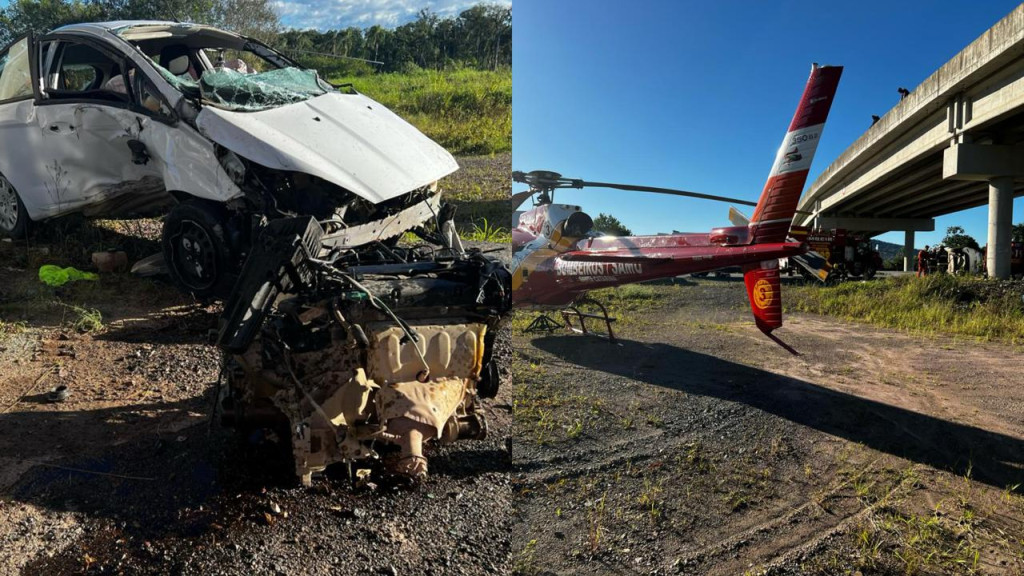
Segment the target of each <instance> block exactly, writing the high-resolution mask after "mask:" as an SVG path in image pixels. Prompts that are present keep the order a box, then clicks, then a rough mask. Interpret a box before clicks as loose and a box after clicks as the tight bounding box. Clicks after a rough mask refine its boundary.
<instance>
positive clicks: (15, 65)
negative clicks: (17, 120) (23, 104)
mask: <svg viewBox="0 0 1024 576" xmlns="http://www.w3.org/2000/svg"><path fill="white" fill-rule="evenodd" d="M31 95H32V74H31V71H30V69H29V64H28V38H23V39H22V40H20V41H19V42H17V43H15V44H14V45H13V46H11V49H10V51H9V52H8V53H6V54H4V55H3V56H0V101H3V100H14V99H15V98H26V97H29V96H31Z"/></svg>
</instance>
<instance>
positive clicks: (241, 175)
mask: <svg viewBox="0 0 1024 576" xmlns="http://www.w3.org/2000/svg"><path fill="white" fill-rule="evenodd" d="M220 165H221V168H224V172H226V173H227V175H228V177H229V178H231V181H232V182H234V183H235V184H237V185H238V186H241V185H242V184H244V183H245V162H243V161H242V159H241V158H239V157H238V155H237V154H235V153H234V152H231V151H230V150H226V151H225V152H224V154H221V156H220Z"/></svg>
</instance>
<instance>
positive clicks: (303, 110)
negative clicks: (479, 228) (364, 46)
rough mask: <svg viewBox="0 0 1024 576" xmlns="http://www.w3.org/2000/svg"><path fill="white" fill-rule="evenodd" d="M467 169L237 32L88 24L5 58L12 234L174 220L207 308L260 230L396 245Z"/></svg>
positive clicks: (4, 199) (181, 256) (1, 57)
mask: <svg viewBox="0 0 1024 576" xmlns="http://www.w3.org/2000/svg"><path fill="white" fill-rule="evenodd" d="M457 169H458V165H457V164H456V162H455V160H454V158H452V156H451V155H450V154H449V153H448V152H447V151H446V150H444V149H443V148H441V147H440V146H438V145H437V144H436V143H434V142H433V141H431V140H430V139H429V138H427V137H426V136H424V135H423V134H422V133H420V132H419V131H418V130H416V128H414V127H413V126H411V125H410V124H408V123H407V122H405V121H404V120H402V119H401V118H399V117H398V116H397V115H395V114H394V113H392V112H391V111H389V110H388V109H387V108H385V107H384V106H382V105H380V104H378V103H377V102H375V101H373V100H371V99H370V98H367V97H366V96H363V95H361V94H358V93H356V92H355V91H353V90H351V89H348V88H347V87H334V86H332V85H330V84H328V83H327V82H325V81H324V80H323V79H321V78H319V77H318V75H317V73H316V72H315V71H313V70H307V69H303V68H301V67H300V66H299V65H298V64H296V63H295V62H293V61H291V60H290V59H288V58H287V57H285V56H284V55H282V54H280V53H278V52H275V51H274V50H272V49H270V48H268V47H267V46H265V45H263V44H261V43H259V42H257V41H254V40H251V39H247V38H243V37H241V36H238V35H236V34H232V33H230V32H225V31H222V30H217V29H214V28H210V27H206V26H198V25H191V24H178V23H167V22H113V23H97V24H76V25H71V26H66V27H63V28H60V29H57V30H55V31H53V32H52V33H50V34H48V35H46V36H42V37H39V38H34V37H31V36H29V37H24V38H21V39H19V40H17V41H15V42H14V43H12V44H11V45H10V46H8V47H7V48H6V49H5V50H4V51H3V52H2V54H0V232H5V233H7V234H8V235H12V236H23V235H24V234H25V233H26V231H27V229H28V226H29V225H30V223H31V222H32V221H39V220H45V219H47V218H52V217H55V216H60V215H63V214H68V213H72V212H83V213H85V214H87V215H102V216H105V217H112V216H122V215H147V214H149V215H159V214H164V213H167V210H168V209H170V213H169V214H167V217H166V219H165V225H164V232H163V249H164V256H165V260H166V262H167V265H168V267H169V272H170V274H171V276H172V277H173V278H174V280H175V281H176V282H177V283H178V284H179V285H180V286H181V287H182V288H183V289H185V290H187V291H189V292H192V293H194V294H196V295H197V296H211V295H224V294H226V293H227V292H228V291H229V289H230V287H231V286H232V285H233V283H234V280H235V277H234V276H235V273H236V272H237V270H238V267H239V266H240V264H241V262H242V261H244V259H245V256H246V254H247V252H248V247H249V245H250V244H251V242H252V239H253V235H252V230H253V229H254V223H253V221H254V219H260V218H267V219H273V218H278V217H286V216H296V215H310V216H313V217H314V218H316V219H317V220H319V221H321V222H324V226H325V227H326V228H327V237H326V238H325V242H327V243H329V244H332V245H338V246H359V245H364V244H367V243H372V242H375V241H385V240H388V239H391V238H394V237H396V236H399V235H401V234H402V233H403V232H404V231H405V230H407V229H409V228H410V227H412V226H415V225H418V224H419V223H421V222H424V221H426V220H427V219H428V218H431V217H432V215H433V214H435V213H436V212H437V209H438V199H437V195H436V194H434V191H435V186H436V182H437V180H439V179H440V178H442V177H443V176H446V175H448V174H450V173H451V172H453V171H455V170H457Z"/></svg>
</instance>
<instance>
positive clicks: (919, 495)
mask: <svg viewBox="0 0 1024 576" xmlns="http://www.w3.org/2000/svg"><path fill="white" fill-rule="evenodd" d="M631 300H635V301H637V302H639V303H640V305H639V306H636V307H637V308H638V311H637V312H631V313H628V314H626V315H625V320H628V322H625V323H623V325H621V326H620V327H619V331H620V336H621V337H622V341H621V343H620V345H618V346H615V345H612V344H609V343H607V342H604V341H598V340H596V339H587V338H582V337H579V336H566V335H562V334H556V335H550V336H533V337H531V336H526V335H523V336H520V337H519V339H518V340H517V349H518V350H519V351H520V354H521V356H522V359H521V362H520V367H519V370H518V372H517V377H518V381H517V397H516V398H517V401H516V402H517V403H516V412H515V413H516V425H517V428H516V432H515V438H516V444H515V453H514V462H515V466H516V470H517V472H518V474H517V476H516V497H517V498H516V504H517V518H516V526H517V527H521V529H517V530H516V532H514V538H513V552H514V554H515V569H516V571H517V572H519V573H521V574H625V573H641V574H675V573H680V574H744V573H750V574H761V573H772V574H780V573H784V574H852V573H854V572H855V571H858V570H859V571H860V573H862V574H877V573H881V574H889V573H893V574H903V573H925V574H966V573H971V572H972V571H976V572H979V573H986V574H1020V573H1022V571H1024V560H1022V555H1024V523H1022V520H1024V498H1022V496H1021V494H1022V492H1021V490H1020V485H1021V483H1022V482H1024V472H1022V466H1024V400H1022V395H1021V393H1020V390H1021V387H1022V385H1024V374H1021V372H1020V370H1019V362H1016V361H1015V360H1014V359H1015V358H1019V356H1018V354H1019V352H1018V351H1017V350H1014V349H1012V348H1010V347H1007V346H1002V345H995V344H978V343H975V342H963V341H961V342H956V341H953V340H949V339H945V338H935V339H922V338H918V337H912V336H908V335H904V334H899V333H895V332H891V331H886V330H878V329H875V328H871V327H868V326H864V325H856V324H850V323H845V322H837V321H833V320H830V319H824V318H818V317H807V316H799V315H796V316H794V315H790V316H789V317H788V320H787V325H786V327H785V328H784V329H782V330H780V331H779V332H778V334H779V335H780V336H781V337H782V338H783V339H784V340H785V341H786V342H788V343H789V344H790V345H792V346H793V347H794V348H796V349H797V350H799V351H800V353H801V355H800V356H799V357H793V356H791V355H789V354H788V353H787V352H785V351H784V350H783V349H782V348H780V347H778V346H776V345H775V344H773V343H771V342H770V341H769V340H767V339H766V338H764V337H763V336H761V335H760V333H759V332H757V330H756V328H754V327H753V323H752V322H751V321H750V319H749V313H748V311H747V310H746V299H745V295H744V294H743V286H742V283H741V282H739V281H717V282H716V281H701V282H699V283H697V284H692V283H691V284H688V285H684V286H658V287H653V288H647V287H641V288H638V289H636V290H635V291H633V292H631V293H629V294H627V295H626V297H625V298H623V299H622V302H620V305H627V306H628V305H629V304H630V301H631ZM620 307H621V306H620ZM1007 487H1010V488H1009V489H1007ZM1015 490H1016V491H1015Z"/></svg>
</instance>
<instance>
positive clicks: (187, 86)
mask: <svg viewBox="0 0 1024 576" xmlns="http://www.w3.org/2000/svg"><path fill="white" fill-rule="evenodd" d="M152 64H153V67H154V68H156V70H157V72H159V73H160V75H161V76H163V77H164V80H167V83H168V84H170V85H171V86H172V87H173V88H174V89H175V90H177V91H178V92H181V93H182V94H184V95H185V96H189V97H191V98H198V97H199V95H200V91H199V83H198V82H196V81H195V80H193V79H192V78H190V77H189V76H188V75H187V74H185V75H182V76H175V75H174V74H171V72H170V71H169V70H167V69H166V68H164V67H163V66H161V65H159V64H157V63H156V62H152Z"/></svg>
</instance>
